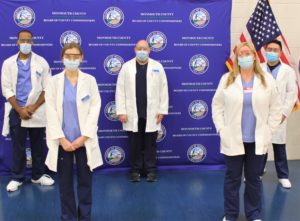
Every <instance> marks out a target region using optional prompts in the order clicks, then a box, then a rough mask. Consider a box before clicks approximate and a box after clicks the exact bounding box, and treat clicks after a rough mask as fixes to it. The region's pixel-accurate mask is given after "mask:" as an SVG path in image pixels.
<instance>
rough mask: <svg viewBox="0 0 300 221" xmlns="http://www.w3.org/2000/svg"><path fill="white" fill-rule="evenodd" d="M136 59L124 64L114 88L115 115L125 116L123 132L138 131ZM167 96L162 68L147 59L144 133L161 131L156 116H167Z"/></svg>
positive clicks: (165, 78) (155, 62)
mask: <svg viewBox="0 0 300 221" xmlns="http://www.w3.org/2000/svg"><path fill="white" fill-rule="evenodd" d="M135 75H136V59H135V58H134V59H131V60H130V61H128V62H126V63H125V64H124V65H123V67H122V69H121V71H120V73H119V76H118V81H117V87H116V112H117V115H122V114H126V115H127V117H128V121H127V123H123V130H126V131H133V132H137V131H138V114H137V106H136V86H135V84H136V83H135ZM168 108H169V94H168V82H167V77H166V74H165V71H164V68H163V66H162V65H161V64H160V63H159V62H157V61H155V60H153V59H149V62H148V67H147V117H146V118H147V122H146V132H154V131H160V130H161V124H160V123H159V124H157V123H156V115H157V114H163V115H166V114H168Z"/></svg>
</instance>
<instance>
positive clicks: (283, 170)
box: [261, 143, 289, 179]
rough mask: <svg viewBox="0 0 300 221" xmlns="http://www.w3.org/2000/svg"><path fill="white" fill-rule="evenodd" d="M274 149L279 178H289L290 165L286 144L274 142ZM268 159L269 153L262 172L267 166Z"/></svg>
mask: <svg viewBox="0 0 300 221" xmlns="http://www.w3.org/2000/svg"><path fill="white" fill-rule="evenodd" d="M273 151H274V162H275V168H276V172H277V177H278V179H288V178H289V166H288V161H287V157H286V147H285V144H274V143H273ZM267 159H268V154H266V155H265V159H264V164H263V167H262V172H261V174H263V171H264V168H265V167H266V163H267Z"/></svg>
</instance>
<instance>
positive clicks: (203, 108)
mask: <svg viewBox="0 0 300 221" xmlns="http://www.w3.org/2000/svg"><path fill="white" fill-rule="evenodd" d="M207 113H208V106H207V104H206V103H205V102H204V101H202V100H194V101H192V103H190V105H189V114H190V116H191V118H194V119H196V120H200V119H202V118H204V117H205V116H206V115H207Z"/></svg>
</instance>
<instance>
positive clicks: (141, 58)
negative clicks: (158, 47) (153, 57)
mask: <svg viewBox="0 0 300 221" xmlns="http://www.w3.org/2000/svg"><path fill="white" fill-rule="evenodd" d="M136 58H137V59H138V60H139V61H146V60H147V59H148V58H149V54H148V52H147V51H137V52H136Z"/></svg>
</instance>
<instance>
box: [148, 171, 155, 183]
mask: <svg viewBox="0 0 300 221" xmlns="http://www.w3.org/2000/svg"><path fill="white" fill-rule="evenodd" d="M147 181H148V182H156V181H157V175H156V173H153V172H151V173H148V174H147Z"/></svg>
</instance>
